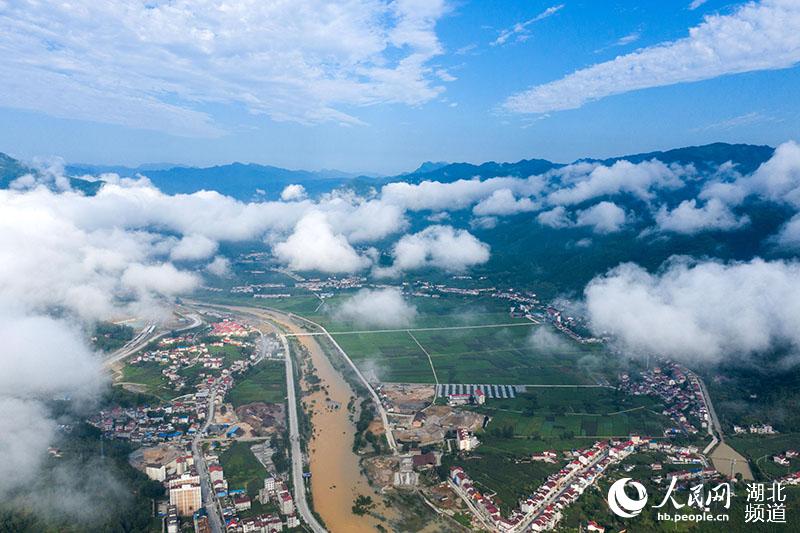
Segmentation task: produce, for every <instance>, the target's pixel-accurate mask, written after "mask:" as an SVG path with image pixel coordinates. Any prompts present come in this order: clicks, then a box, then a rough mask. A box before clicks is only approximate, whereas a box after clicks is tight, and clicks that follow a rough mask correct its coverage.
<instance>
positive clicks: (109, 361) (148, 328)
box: [103, 313, 203, 368]
mask: <svg viewBox="0 0 800 533" xmlns="http://www.w3.org/2000/svg"><path fill="white" fill-rule="evenodd" d="M179 314H180V313H179ZM182 316H185V317H189V318H191V320H192V322H191V323H190V324H188V325H186V326H183V327H181V328H178V329H174V330H159V329H158V327H157V326H158V324H157V323H156V322H152V321H151V322H148V323H147V324H145V326H144V328H143V329H142V331H140V332H139V333H138V334H137V335H136V336H135V337H134V338H132V339H131V340H129V341H128V342H127V343H126V344H125V346H123V347H122V348H120V349H119V350H116V351H114V352H112V353H111V354H110V355H109V356H108V357H107V358H106V360H105V361H103V366H105V367H106V368H111V367H112V366H114V364H116V363H118V362H120V361H122V360H124V359H126V358H128V357H130V356H131V355H133V354H135V353H136V352H138V351H139V350H141V349H142V348H144V347H145V346H147V345H148V344H149V343H151V342H153V341H154V340H157V339H160V338H161V337H163V336H164V335H166V334H167V333H169V332H170V331H176V332H180V331H186V330H189V329H192V328H196V327H197V326H199V325H200V324H202V323H203V321H202V319H201V318H200V316H199V315H197V314H196V313H190V314H188V315H182Z"/></svg>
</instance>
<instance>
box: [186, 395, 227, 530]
mask: <svg viewBox="0 0 800 533" xmlns="http://www.w3.org/2000/svg"><path fill="white" fill-rule="evenodd" d="M216 398H217V384H216V383H214V385H213V387H212V388H211V389H210V391H209V394H208V412H207V414H206V421H205V424H203V427H202V428H201V429H200V431H198V432H197V433H196V434H195V436H194V439H192V456H194V465H195V469H196V470H197V473H198V474H199V475H200V492H201V494H202V499H203V507H205V509H206V514H207V515H208V523H209V525H210V526H211V532H212V533H222V532H223V531H225V528H224V527H223V526H222V523H223V522H222V509H220V507H219V502H218V500H217V498H216V494H215V493H214V487H213V485H212V484H211V476H210V475H209V473H208V466H207V465H206V460H205V458H204V457H203V450H202V447H201V446H200V441H201V439H202V437H203V435H204V434H205V432H206V430H207V429H208V426H209V425H211V421H212V420H214V408H215V406H216V405H215V400H216Z"/></svg>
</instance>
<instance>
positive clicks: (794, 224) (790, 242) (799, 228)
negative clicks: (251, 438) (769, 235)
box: [775, 214, 800, 250]
mask: <svg viewBox="0 0 800 533" xmlns="http://www.w3.org/2000/svg"><path fill="white" fill-rule="evenodd" d="M775 241H776V242H777V244H778V246H781V247H783V248H789V249H792V250H800V214H797V215H795V216H793V217H792V218H791V219H790V220H789V221H788V222H787V223H786V224H784V225H783V227H782V228H781V229H780V231H779V232H778V235H776V237H775Z"/></svg>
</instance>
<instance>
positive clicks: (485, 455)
mask: <svg viewBox="0 0 800 533" xmlns="http://www.w3.org/2000/svg"><path fill="white" fill-rule="evenodd" d="M447 459H448V460H447V461H446V462H443V463H442V465H443V466H445V468H449V467H450V466H451V465H455V466H460V467H461V468H463V469H464V471H465V472H466V473H467V475H469V477H470V478H471V479H472V480H473V481H475V482H477V483H478V484H479V489H482V490H489V491H492V492H496V493H497V499H496V501H497V503H499V504H500V507H501V508H502V509H503V510H504V511H505V512H508V511H510V510H511V509H513V508H514V507H517V505H518V503H517V502H518V500H519V499H520V498H522V497H524V496H528V495H530V494H531V493H533V492H534V491H535V490H536V489H537V488H538V487H539V485H541V483H542V482H543V481H544V480H545V479H546V478H547V476H548V475H550V474H552V473H553V472H556V471H558V469H559V468H560V466H559V465H555V464H548V463H532V462H526V463H519V462H517V461H515V458H514V457H512V456H509V455H507V454H503V453H494V451H492V450H490V449H487V448H479V449H478V450H477V451H476V452H475V454H474V456H472V457H467V458H464V457H452V456H450V457H448V458H447Z"/></svg>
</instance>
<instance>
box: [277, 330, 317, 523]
mask: <svg viewBox="0 0 800 533" xmlns="http://www.w3.org/2000/svg"><path fill="white" fill-rule="evenodd" d="M280 338H281V342H282V343H283V352H284V354H285V355H284V360H285V363H286V365H285V366H286V391H287V393H288V394H287V396H288V398H287V401H288V403H289V441H290V444H291V450H292V479H293V480H294V483H293V485H294V501H295V504H296V505H297V510H298V512H299V513H300V518H302V519H303V521H304V522H305V523H306V524H308V526H309V527H310V528H311V530H312V531H314V533H325V528H324V527H322V525H321V524H320V523H319V522H318V521H317V518H316V517H315V516H314V515H313V514H312V513H311V508H310V507H309V506H308V500H307V499H306V485H305V479H304V478H303V452H302V451H301V449H300V425H299V423H298V419H297V396H296V394H295V383H294V370H293V369H292V357H291V354H290V353H289V341H287V340H286V336H285V335H281V336H280Z"/></svg>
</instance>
